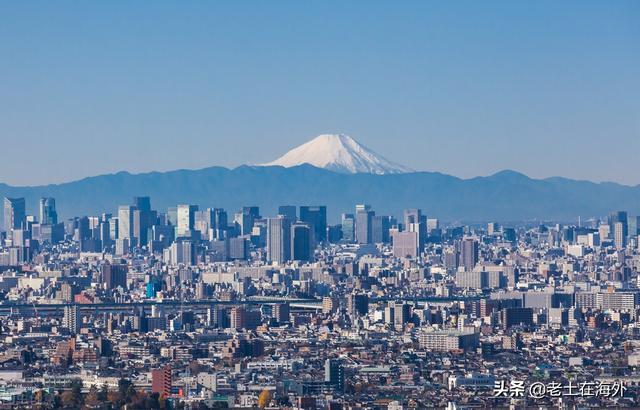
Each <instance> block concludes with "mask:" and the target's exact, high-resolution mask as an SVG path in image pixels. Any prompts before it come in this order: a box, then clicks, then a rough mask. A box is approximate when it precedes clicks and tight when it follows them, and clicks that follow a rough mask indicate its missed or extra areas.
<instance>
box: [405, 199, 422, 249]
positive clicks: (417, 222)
mask: <svg viewBox="0 0 640 410" xmlns="http://www.w3.org/2000/svg"><path fill="white" fill-rule="evenodd" d="M404 230H405V231H410V232H416V233H417V234H418V248H419V249H422V248H423V247H424V245H425V242H426V241H427V217H426V215H423V214H422V210H421V209H416V208H414V209H405V210H404Z"/></svg>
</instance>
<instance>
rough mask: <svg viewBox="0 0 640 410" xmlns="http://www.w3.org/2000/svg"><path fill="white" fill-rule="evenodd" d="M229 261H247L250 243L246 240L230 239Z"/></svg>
mask: <svg viewBox="0 0 640 410" xmlns="http://www.w3.org/2000/svg"><path fill="white" fill-rule="evenodd" d="M228 241H229V259H231V260H246V259H249V241H248V240H247V239H246V238H242V237H240V238H230V239H228Z"/></svg>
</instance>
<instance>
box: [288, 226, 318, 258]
mask: <svg viewBox="0 0 640 410" xmlns="http://www.w3.org/2000/svg"><path fill="white" fill-rule="evenodd" d="M313 242H314V241H313V234H312V231H311V228H310V227H309V225H307V224H306V223H302V222H299V223H294V224H293V225H291V259H292V260H294V261H305V262H306V261H310V260H312V259H313Z"/></svg>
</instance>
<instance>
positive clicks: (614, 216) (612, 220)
mask: <svg viewBox="0 0 640 410" xmlns="http://www.w3.org/2000/svg"><path fill="white" fill-rule="evenodd" d="M627 220H628V216H627V213H626V212H625V211H616V212H611V213H610V214H609V218H608V222H609V235H611V239H615V237H614V235H615V224H616V223H617V222H620V223H621V224H622V225H621V226H622V235H623V236H624V237H625V238H626V237H627V234H628V231H627V228H628V226H627Z"/></svg>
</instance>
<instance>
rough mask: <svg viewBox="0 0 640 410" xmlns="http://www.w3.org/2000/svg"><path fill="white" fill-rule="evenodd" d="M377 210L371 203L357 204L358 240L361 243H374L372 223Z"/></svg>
mask: <svg viewBox="0 0 640 410" xmlns="http://www.w3.org/2000/svg"><path fill="white" fill-rule="evenodd" d="M374 215H375V212H373V211H372V210H371V206H370V205H356V229H355V230H356V242H358V243H359V244H368V243H372V238H371V223H372V220H373V216H374Z"/></svg>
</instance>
